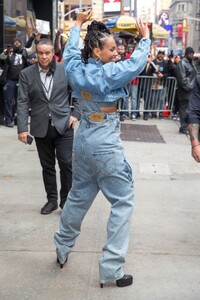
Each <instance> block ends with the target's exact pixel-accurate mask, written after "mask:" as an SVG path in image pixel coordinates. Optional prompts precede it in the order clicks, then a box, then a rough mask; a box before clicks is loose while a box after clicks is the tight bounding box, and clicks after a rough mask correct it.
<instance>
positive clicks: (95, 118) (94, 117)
mask: <svg viewBox="0 0 200 300" xmlns="http://www.w3.org/2000/svg"><path fill="white" fill-rule="evenodd" d="M104 120H105V114H104V113H91V114H90V121H92V122H103V121H104Z"/></svg>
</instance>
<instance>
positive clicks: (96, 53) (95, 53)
mask: <svg viewBox="0 0 200 300" xmlns="http://www.w3.org/2000/svg"><path fill="white" fill-rule="evenodd" d="M93 54H94V56H95V57H98V58H99V59H100V49H99V48H94V49H93Z"/></svg>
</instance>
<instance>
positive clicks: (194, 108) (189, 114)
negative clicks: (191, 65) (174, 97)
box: [186, 75, 200, 162]
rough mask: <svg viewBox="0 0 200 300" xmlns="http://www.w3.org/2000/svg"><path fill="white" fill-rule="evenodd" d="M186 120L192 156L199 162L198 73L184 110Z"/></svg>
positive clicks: (199, 96) (199, 90)
mask: <svg viewBox="0 0 200 300" xmlns="http://www.w3.org/2000/svg"><path fill="white" fill-rule="evenodd" d="M186 122H187V124H188V129H189V134H190V141H191V146H192V156H193V157H194V159H195V160H196V161H197V162H200V141H199V130H200V75H197V76H196V79H195V83H194V88H193V90H192V92H191V95H190V99H189V104H188V108H187V111H186Z"/></svg>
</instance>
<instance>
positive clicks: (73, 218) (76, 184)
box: [54, 159, 99, 263]
mask: <svg viewBox="0 0 200 300" xmlns="http://www.w3.org/2000/svg"><path fill="white" fill-rule="evenodd" d="M81 165H82V166H81ZM73 170H75V171H74V173H73V180H72V189H71V191H70V192H69V194H68V197H67V201H66V203H65V205H64V208H63V211H62V214H61V220H60V225H59V228H58V230H57V231H56V233H55V235H54V242H55V245H56V252H57V256H58V258H59V261H60V263H64V262H65V260H66V258H67V256H68V254H69V253H70V252H71V251H72V248H73V246H74V244H75V241H76V238H77V237H78V235H79V234H80V228H81V223H82V221H83V218H84V216H85V215H86V213H87V211H88V209H89V208H90V206H91V205H92V202H93V201H94V199H95V197H96V195H97V193H98V191H99V187H98V185H97V183H96V181H95V180H94V179H93V177H92V175H91V172H90V170H89V169H88V166H87V165H84V164H83V162H81V159H80V161H79V163H78V166H77V164H76V162H74V161H73Z"/></svg>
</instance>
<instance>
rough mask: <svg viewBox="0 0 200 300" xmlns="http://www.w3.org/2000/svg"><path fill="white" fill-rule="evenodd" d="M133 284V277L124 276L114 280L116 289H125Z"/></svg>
mask: <svg viewBox="0 0 200 300" xmlns="http://www.w3.org/2000/svg"><path fill="white" fill-rule="evenodd" d="M131 284H133V276H131V275H124V276H123V277H122V278H120V279H118V280H116V285H117V286H118V287H126V286H129V285H131Z"/></svg>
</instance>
